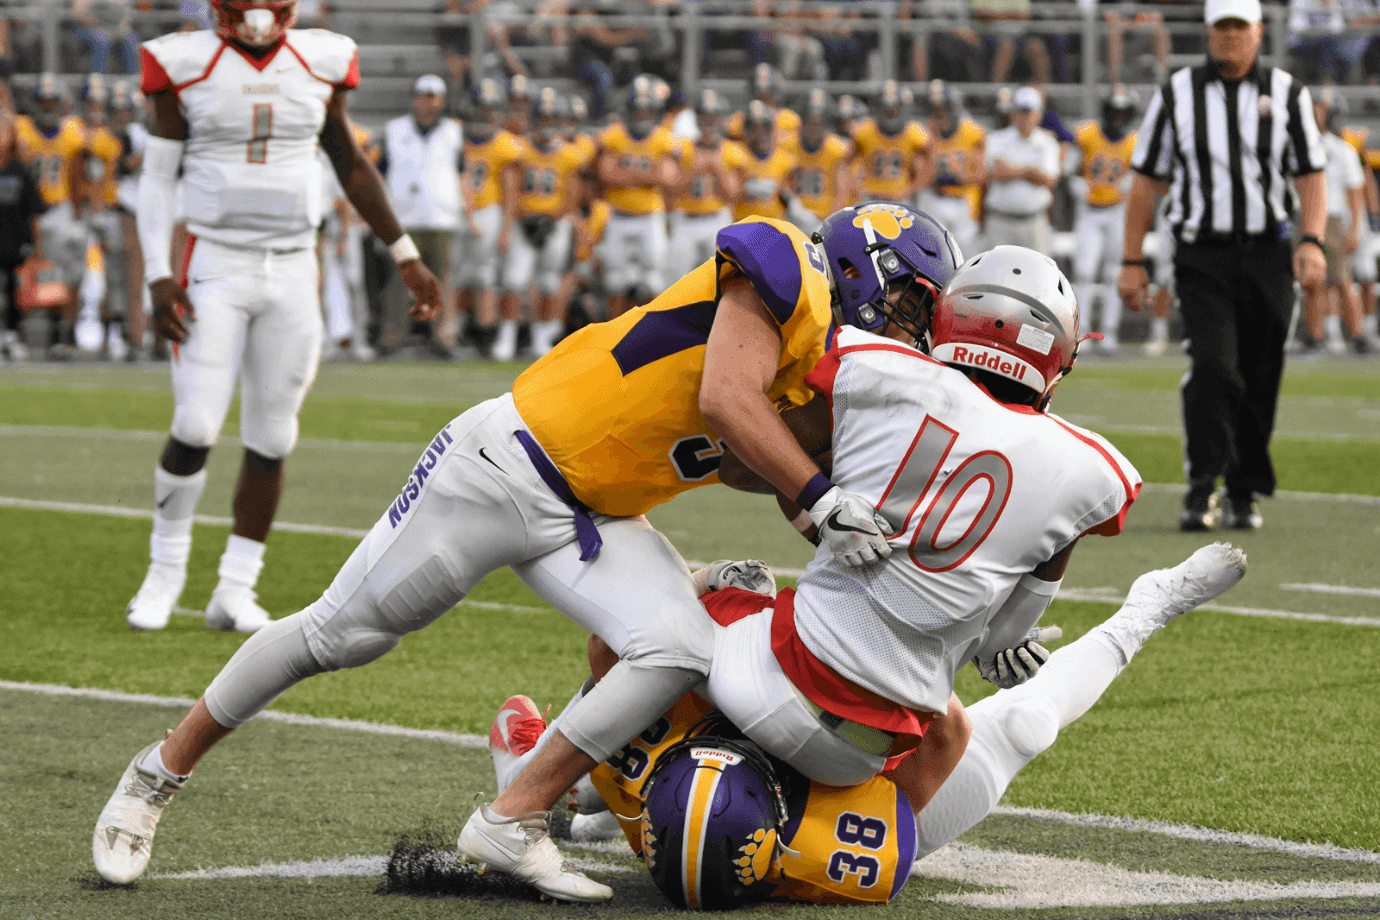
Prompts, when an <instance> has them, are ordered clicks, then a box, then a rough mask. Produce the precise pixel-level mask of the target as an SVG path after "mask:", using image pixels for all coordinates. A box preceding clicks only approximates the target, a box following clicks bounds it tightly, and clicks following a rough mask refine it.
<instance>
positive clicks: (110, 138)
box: [86, 127, 125, 207]
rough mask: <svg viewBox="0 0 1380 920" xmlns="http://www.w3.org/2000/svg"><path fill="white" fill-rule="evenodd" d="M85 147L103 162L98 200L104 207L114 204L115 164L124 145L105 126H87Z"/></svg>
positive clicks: (115, 188) (116, 186) (116, 187)
mask: <svg viewBox="0 0 1380 920" xmlns="http://www.w3.org/2000/svg"><path fill="white" fill-rule="evenodd" d="M86 149H87V150H90V151H91V153H93V154H94V155H95V156H96V157H97V158H99V159H100V161H101V162H102V163H104V164H105V178H104V179H103V180H101V191H100V201H101V203H102V204H104V205H105V206H106V207H110V206H111V205H113V204H115V193H116V190H117V189H118V187H119V186H118V183H117V182H116V181H115V166H116V164H117V163H118V162H119V159H120V155H121V154H123V153H124V151H125V146H124V144H122V143H120V139H119V138H118V137H116V136H115V135H114V134H111V133H110V130H109V129H108V128H105V127H100V128H89V129H87V132H86Z"/></svg>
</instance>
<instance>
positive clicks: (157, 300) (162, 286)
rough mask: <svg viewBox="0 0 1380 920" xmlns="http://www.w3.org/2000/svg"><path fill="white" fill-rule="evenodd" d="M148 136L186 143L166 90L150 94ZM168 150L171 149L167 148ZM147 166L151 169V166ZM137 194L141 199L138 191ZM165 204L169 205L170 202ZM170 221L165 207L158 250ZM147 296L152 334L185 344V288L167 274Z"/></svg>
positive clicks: (188, 308) (191, 318)
mask: <svg viewBox="0 0 1380 920" xmlns="http://www.w3.org/2000/svg"><path fill="white" fill-rule="evenodd" d="M150 133H151V134H152V135H153V137H155V138H161V139H163V140H166V141H173V142H175V143H177V144H182V143H183V142H185V141H186V140H187V135H188V128H187V119H186V117H185V116H184V115H183V114H182V109H181V108H180V107H179V106H178V104H177V94H176V93H174V92H173V91H172V90H170V89H169V90H163V91H162V92H160V93H154V94H153V130H152V132H150ZM155 146H156V145H155ZM169 149H170V150H171V148H169ZM155 157H156V153H155ZM146 158H147V157H146ZM149 165H150V166H152V165H153V164H149ZM156 171H157V170H155V172H156ZM145 174H146V176H148V179H146V180H144V181H149V180H151V179H154V178H155V177H154V176H153V175H150V174H149V173H148V170H146V171H145ZM173 175H174V177H175V175H176V173H175V167H174V173H173ZM140 194H141V197H142V196H143V192H142V190H141V193H140ZM168 204H169V205H171V201H169V202H168ZM140 210H141V211H143V210H144V208H142V207H141V208H140ZM171 221H172V213H171V208H169V209H168V213H167V216H166V217H165V218H164V223H165V224H166V225H167V228H168V229H167V239H166V240H160V241H159V242H162V244H163V245H162V249H163V250H165V251H166V250H168V249H170V248H171V246H172V233H171V230H172V226H171ZM150 223H152V222H151V221H149V220H148V219H146V218H145V219H142V220H141V225H148V224H150ZM149 297H150V298H151V299H152V301H153V329H154V331H155V332H157V333H158V334H159V335H161V336H162V337H163V338H165V339H167V340H168V341H170V342H177V343H181V342H184V341H186V339H187V335H188V333H189V332H190V331H191V330H190V327H189V326H188V325H187V324H188V323H193V322H196V310H195V309H194V308H193V307H192V301H191V298H189V297H188V296H187V291H186V289H185V288H183V287H182V285H180V284H178V282H177V279H175V278H173V277H172V276H171V275H170V274H169V275H165V276H164V277H162V278H156V279H154V280H152V281H150V282H149Z"/></svg>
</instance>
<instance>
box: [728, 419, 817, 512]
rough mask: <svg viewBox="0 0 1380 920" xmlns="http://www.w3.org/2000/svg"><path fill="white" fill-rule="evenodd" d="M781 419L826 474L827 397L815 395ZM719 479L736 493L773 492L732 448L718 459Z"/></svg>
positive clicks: (770, 486)
mask: <svg viewBox="0 0 1380 920" xmlns="http://www.w3.org/2000/svg"><path fill="white" fill-rule="evenodd" d="M781 420H782V421H783V422H785V423H786V428H787V429H789V430H790V432H791V436H792V437H793V438H795V441H796V443H797V444H799V445H800V448H801V449H802V450H803V451H805V453H807V454H809V456H810V457H811V459H813V460H814V462H815V463H816V464H817V465H818V466H819V468H820V470H822V471H823V472H824V474H825V475H828V474H829V471H830V468H831V467H832V466H833V459H834V457H833V444H832V443H831V442H832V440H833V428H834V419H833V413H832V412H830V409H829V400H827V399H825V398H823V397H821V396H816V397H815V398H814V399H812V400H810V401H809V402H807V403H806V404H805V405H803V406H797V407H795V408H792V409H787V410H786V411H785V412H782V413H781ZM719 481H720V482H722V483H723V484H724V485H726V486H728V487H729V488H730V489H736V490H737V491H739V492H753V493H755V494H758V495H772V494H774V493H776V487H775V486H773V485H772V484H771V483H769V482H767V481H766V480H765V479H763V478H762V477H761V476H760V475H758V474H757V473H756V472H755V471H754V470H752V469H751V468H749V467H748V465H747V464H746V463H744V462H743V461H742V460H740V459H739V458H738V455H737V454H736V453H734V452H733V450H732V449H731V448H730V449H726V450H725V451H724V454H723V458H722V459H721V460H720V462H719Z"/></svg>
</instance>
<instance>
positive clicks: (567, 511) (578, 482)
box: [92, 212, 956, 901]
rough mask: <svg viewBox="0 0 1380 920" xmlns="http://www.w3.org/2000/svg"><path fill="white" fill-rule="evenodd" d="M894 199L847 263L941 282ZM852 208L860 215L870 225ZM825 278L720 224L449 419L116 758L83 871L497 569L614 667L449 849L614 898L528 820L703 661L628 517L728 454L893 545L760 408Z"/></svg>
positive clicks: (770, 239) (705, 625)
mask: <svg viewBox="0 0 1380 920" xmlns="http://www.w3.org/2000/svg"><path fill="white" fill-rule="evenodd" d="M847 213H848V217H846V218H844V219H851V218H853V216H854V215H853V213H852V212H847ZM910 213H911V214H912V215H914V216H913V218H908V219H907V222H908V223H909V224H911V226H910V227H908V228H906V229H905V230H904V231H902V228H901V227H900V226H899V224H898V223H897V221H895V220H893V221H892V222H891V226H890V227H889V226H888V225H887V224H886V223H883V224H882V228H883V230H884V231H887V230H891V232H884V233H883V237H884V239H879V240H878V242H879V243H881V245H880V246H878V247H877V249H876V250H875V251H874V256H871V257H864V261H862V262H860V263H859V264H863V265H866V264H868V263H867V261H866V259H867V258H873V257H875V258H877V259H883V258H884V256H885V255H886V254H887V253H892V254H894V249H895V248H896V247H904V248H905V250H906V251H907V252H908V253H910V262H911V266H916V265H918V266H920V268H919V270H920V271H921V272H922V273H923V275H924V278H923V279H922V283H923V284H927V285H932V286H934V287H938V286H940V285H942V283H943V281H944V280H946V279H947V277H948V275H949V273H950V272H952V271H953V268H954V266H955V264H956V258H955V256H956V253H954V252H953V250H952V248H951V246H952V244H951V241H950V240H949V239H948V236H947V234H946V233H945V232H944V230H943V229H942V228H940V227H938V225H936V224H934V223H933V222H932V221H929V220H928V218H924V217H923V216H922V215H918V214H914V212H910ZM867 217H868V215H866V214H861V213H859V214H858V215H857V219H859V221H860V222H861V223H862V224H864V225H866V226H872V222H871V221H869V220H867V219H866V218H867ZM893 228H894V229H893ZM927 252H928V253H934V255H927V254H926V253H927ZM855 257H856V256H855ZM874 270H875V271H878V272H885V273H886V275H887V277H890V278H894V279H906V278H910V277H912V276H913V274H914V272H915V271H916V268H915V267H907V266H902V265H900V264H899V263H897V264H892V263H891V260H887V264H886V265H882V266H874ZM874 283H875V282H874ZM845 289H850V288H848V286H847V285H846V284H843V283H840V285H839V287H838V288H835V287H834V286H833V285H832V284H831V280H830V276H829V272H828V270H827V269H826V268H825V262H824V256H822V255H821V253H820V251H819V249H818V248H817V247H816V246H815V244H813V243H811V242H810V241H809V240H807V239H806V238H805V236H804V234H802V233H801V232H800V231H799V230H798V229H796V228H795V227H793V226H791V225H790V224H786V223H784V222H780V221H771V220H761V219H757V220H750V221H744V222H742V223H739V224H734V225H733V226H730V227H727V228H725V229H724V230H723V231H722V232H721V233H720V235H719V240H718V254H717V256H716V258H715V260H714V261H711V262H706V263H705V264H703V265H701V266H700V267H698V268H696V269H695V270H694V271H692V272H691V273H690V274H689V275H687V276H686V277H684V278H682V279H681V280H680V281H679V282H677V283H676V284H675V285H674V286H672V288H671V289H670V290H669V291H667V292H666V294H664V295H663V296H662V297H660V298H658V299H657V300H655V301H654V302H653V303H651V304H649V305H647V306H646V307H642V308H639V309H636V310H633V311H630V312H629V313H627V314H625V315H624V316H622V317H619V318H618V319H617V320H614V321H610V322H607V323H598V324H594V325H590V326H586V327H585V328H584V329H582V330H580V331H579V332H577V333H575V334H573V335H571V336H568V337H567V338H566V339H564V340H563V341H562V342H561V343H560V344H559V345H557V346H556V348H555V349H553V350H552V351H551V352H550V353H549V354H548V355H546V357H544V358H542V359H540V360H539V361H537V362H536V363H535V364H533V365H532V366H531V367H530V368H528V369H527V371H526V372H525V373H524V374H523V375H522V376H520V377H519V378H518V379H517V381H516V383H515V384H514V386H513V392H512V393H511V394H507V395H504V396H501V397H499V398H497V399H492V400H489V401H487V402H485V403H481V404H480V405H478V406H475V407H474V408H472V409H470V410H468V411H467V412H465V413H464V414H462V415H460V416H459V417H457V418H456V419H455V420H453V421H452V422H450V423H449V424H448V425H446V426H445V427H444V428H443V429H442V430H441V432H440V433H439V434H438V435H437V436H436V439H435V440H434V441H433V442H432V443H431V444H429V445H428V446H427V447H426V449H425V451H424V452H423V454H422V456H421V458H420V459H419V460H418V462H417V465H416V467H415V469H413V470H412V471H411V475H410V476H409V477H408V480H407V482H406V483H405V485H404V487H403V490H402V493H401V494H400V495H399V496H398V498H397V500H396V501H394V502H393V504H392V506H391V507H390V508H389V509H388V510H387V511H386V512H385V513H384V514H383V516H382V517H380V519H379V521H378V522H377V523H376V524H375V525H374V527H373V529H372V530H371V531H370V533H369V534H368V535H367V536H366V537H365V538H364V540H363V541H362V542H361V543H360V545H359V546H358V547H357V548H356V549H355V551H354V553H353V554H352V555H351V556H350V558H349V560H348V561H346V563H345V565H344V567H343V568H342V569H341V571H340V573H339V574H338V575H337V576H336V579H335V581H334V582H333V583H332V584H331V586H330V587H329V588H327V589H326V592H325V594H324V595H323V596H322V597H321V598H320V599H319V600H317V601H316V602H314V603H313V604H311V605H310V606H309V607H307V608H306V609H305V610H303V611H301V612H299V613H296V614H294V615H292V616H290V617H287V618H285V619H282V620H277V621H275V622H272V623H270V624H269V625H268V626H267V627H266V628H265V629H262V630H260V631H259V632H258V633H257V634H255V635H254V636H252V637H251V638H250V639H249V640H248V641H247V642H245V643H244V645H243V646H241V647H240V649H239V651H238V652H237V653H236V654H235V656H234V657H233V658H232V659H231V660H230V662H229V663H228V664H227V665H226V666H225V668H224V669H222V671H221V673H220V674H219V675H218V676H217V677H216V679H215V680H214V681H213V682H212V684H211V686H210V687H209V688H208V689H207V691H206V694H205V696H204V697H203V698H202V699H201V700H200V701H198V702H197V703H196V705H195V706H193V707H192V710H191V712H190V713H188V715H187V716H186V717H184V718H183V720H182V722H181V723H180V724H179V725H178V727H177V728H176V729H174V730H173V732H172V733H170V734H169V735H168V737H167V738H166V739H165V740H163V741H162V742H161V743H157V742H155V743H154V744H150V745H149V746H148V747H147V748H145V749H144V750H142V751H140V752H139V753H138V754H137V755H135V757H134V759H133V760H132V761H131V762H130V764H129V766H128V768H127V769H126V770H125V774H124V776H123V777H122V778H121V780H120V782H119V784H118V785H117V787H116V789H115V792H114V793H113V794H112V796H111V798H110V800H109V802H108V803H107V804H106V807H105V809H104V810H103V811H102V813H101V816H100V818H99V819H98V822H97V825H96V829H95V832H94V834H93V839H92V855H93V860H94V862H95V864H96V868H97V871H98V872H100V874H101V876H102V877H103V878H105V879H107V880H109V881H113V882H121V883H125V882H130V881H132V880H134V879H135V878H138V877H139V876H140V875H141V874H142V873H143V871H144V869H145V867H146V866H147V864H148V857H149V850H150V846H151V842H152V839H153V833H154V829H155V827H156V825H157V822H158V819H159V817H160V815H161V813H162V809H163V806H164V805H166V803H167V802H168V800H169V799H170V798H171V796H172V795H173V794H174V793H175V792H176V791H177V790H178V789H180V788H181V787H182V784H183V783H185V782H186V780H187V778H188V776H189V775H190V773H191V771H192V768H193V767H194V766H195V765H196V764H197V762H198V761H199V760H200V759H201V757H202V756H203V755H205V754H206V752H207V751H209V750H210V749H211V747H212V746H214V745H215V743H216V742H218V741H219V740H220V739H222V738H224V737H225V736H226V735H228V734H230V733H231V732H232V731H233V730H234V729H235V728H236V727H238V726H239V725H242V724H243V723H244V722H245V721H247V720H248V719H250V718H252V717H253V716H254V715H256V714H258V713H259V712H260V711H262V710H263V709H264V708H266V707H267V706H268V705H269V704H270V703H272V701H273V700H274V699H276V698H277V697H278V695H279V694H281V693H282V692H283V691H285V690H287V689H288V688H289V687H291V686H293V685H294V684H296V683H298V682H299V681H301V680H303V679H305V678H307V677H310V676H312V675H314V674H319V673H323V672H325V671H333V670H338V669H340V668H346V667H358V666H361V665H364V664H367V663H369V662H370V661H373V660H375V659H377V658H379V657H380V656H382V655H384V654H386V653H387V652H388V651H389V650H391V649H392V648H393V647H394V646H396V645H397V643H398V642H399V641H400V640H401V638H402V637H403V636H404V635H405V634H407V633H409V632H413V631H415V630H418V629H421V628H422V627H424V626H427V625H428V624H430V623H431V622H433V621H435V620H436V619H437V618H438V617H440V616H441V615H442V614H444V613H445V612H446V611H447V610H449V609H451V608H452V607H454V606H455V605H456V604H457V603H459V601H460V600H461V599H463V598H464V596H465V595H466V594H467V593H468V592H469V590H470V589H471V588H472V587H473V586H474V585H475V584H476V583H477V582H478V581H479V579H480V578H482V577H483V576H484V575H486V574H488V573H489V572H491V571H493V570H495V569H497V568H500V567H502V566H505V565H506V566H510V567H511V568H512V569H513V571H514V572H515V573H516V574H517V575H518V577H519V578H521V579H522V580H523V581H524V583H526V584H527V585H528V586H529V587H530V588H531V589H532V590H533V591H535V592H536V593H537V594H538V596H540V597H542V598H544V599H546V600H548V601H550V602H551V603H552V604H553V605H554V606H556V607H557V609H559V610H561V611H562V612H563V613H565V614H566V616H568V617H570V618H571V619H572V620H573V621H574V622H576V623H578V624H579V625H580V626H582V627H583V628H585V629H586V630H588V631H589V632H591V633H594V634H596V635H599V636H601V637H602V638H603V640H604V641H605V642H606V643H607V644H608V646H609V647H610V648H611V649H612V650H613V652H614V653H615V654H617V655H618V656H619V657H620V659H621V660H620V661H619V663H618V664H617V665H616V666H615V667H614V668H613V669H612V670H611V671H610V672H609V674H608V676H607V677H606V678H605V679H604V680H603V681H602V682H601V683H600V686H599V687H598V688H597V689H596V690H595V691H593V692H591V693H590V694H589V695H588V696H587V697H585V699H584V700H582V701H581V702H580V703H578V704H576V705H575V706H572V707H570V709H569V710H568V711H567V712H566V713H565V714H563V718H564V720H565V721H564V723H563V727H562V729H561V730H560V731H557V732H550V733H548V734H549V739H550V740H549V741H548V743H547V744H546V745H545V746H544V748H543V750H542V752H541V753H540V754H539V755H538V756H536V757H535V758H534V759H533V761H532V764H531V768H530V770H528V771H526V772H524V773H523V774H520V775H519V776H518V778H517V780H516V781H515V782H514V783H513V785H512V786H510V787H509V788H508V789H507V790H506V791H505V793H504V795H502V796H500V797H499V798H498V799H496V800H495V801H494V802H493V804H492V806H488V805H483V806H480V808H478V809H476V811H475V813H474V814H473V815H472V816H471V818H470V821H469V823H468V824H466V826H465V830H464V832H462V834H461V838H460V850H461V852H462V853H464V854H465V855H467V856H469V857H470V858H472V859H475V860H476V861H480V862H484V863H486V864H488V865H489V866H490V867H491V868H494V869H498V870H502V871H506V872H511V873H512V874H513V875H514V876H515V877H517V878H518V879H520V880H522V881H525V882H527V883H529V884H532V885H534V886H535V887H536V888H537V889H538V890H539V891H541V892H542V893H544V894H547V895H550V896H553V897H559V898H563V899H566V900H579V901H598V900H607V899H608V898H609V897H611V896H612V891H611V890H610V889H609V888H607V887H606V886H604V885H600V884H597V883H595V882H593V881H591V880H589V879H588V878H586V877H585V876H583V875H582V874H580V873H579V872H578V871H575V870H574V869H571V868H568V867H567V866H566V865H563V862H562V859H561V856H560V853H559V852H558V851H557V850H556V848H555V845H554V844H552V843H551V841H550V839H549V837H548V836H547V835H546V830H547V826H546V815H545V814H543V812H544V810H545V809H549V808H550V807H551V805H552V804H553V803H554V802H555V801H556V799H557V798H559V797H560V795H561V794H563V793H564V792H565V790H566V789H568V788H569V787H570V786H571V785H572V784H573V783H574V782H575V781H576V780H577V779H578V778H579V777H580V776H582V775H584V774H585V773H587V772H588V771H589V770H590V769H592V768H593V767H594V765H595V764H597V763H598V762H599V761H602V760H605V759H607V758H608V757H609V756H610V755H611V754H612V753H613V752H614V751H616V750H618V749H619V748H620V747H622V746H623V745H624V744H626V743H627V742H628V740H630V739H631V737H632V736H633V735H634V734H635V728H630V727H635V726H639V725H647V724H648V723H650V722H651V721H653V720H654V719H655V718H657V717H658V716H659V715H660V714H662V713H663V712H665V711H666V710H667V709H668V708H669V707H670V706H671V705H672V704H673V703H674V702H675V701H676V700H677V699H679V698H680V697H681V696H682V695H683V694H684V693H685V691H686V690H688V689H689V688H690V687H691V686H693V685H694V684H696V683H698V682H699V681H700V680H702V679H703V677H704V675H705V674H706V673H707V672H708V668H709V661H710V658H711V657H712V655H713V642H712V631H713V630H712V623H710V621H709V620H707V619H706V618H705V617H704V615H703V614H704V611H703V607H702V606H701V605H700V603H699V600H698V592H697V591H696V590H695V585H694V581H693V579H692V578H691V575H690V572H689V570H688V569H687V568H686V567H685V563H684V562H683V561H682V560H681V558H680V556H678V555H677V554H676V552H675V550H674V549H673V548H672V547H671V545H670V543H669V542H668V541H667V540H666V539H665V538H664V537H663V536H661V534H659V533H657V532H656V531H655V530H653V529H652V527H651V525H650V524H648V523H647V520H646V518H645V517H644V513H645V512H646V511H647V510H649V509H651V508H653V507H656V506H657V505H660V504H663V503H665V502H666V501H669V500H670V499H671V498H673V497H675V496H676V495H678V494H680V493H682V492H685V491H688V490H690V489H692V488H696V487H698V486H704V485H710V484H712V483H714V482H717V481H718V473H717V471H718V466H719V463H720V461H721V458H722V456H723V452H724V450H725V448H726V447H729V446H731V447H732V449H733V451H734V455H735V456H736V457H738V458H740V459H741V460H742V461H743V462H744V463H745V464H746V465H747V466H748V468H750V469H752V470H754V471H756V473H757V474H758V475H760V476H762V478H763V479H765V480H766V481H767V482H770V483H772V484H773V486H774V487H775V488H777V489H779V490H780V491H781V492H782V493H784V494H787V495H791V496H794V497H795V498H796V500H797V501H798V503H799V504H800V505H801V506H803V507H806V508H808V509H809V510H810V513H811V514H812V515H815V516H816V517H817V518H818V522H819V526H820V530H821V536H822V539H823V542H824V543H825V544H826V545H828V546H829V547H831V551H832V552H836V553H837V554H838V555H839V556H840V557H843V558H846V559H848V560H850V561H851V562H854V563H859V564H872V563H875V562H876V561H877V560H878V559H879V558H881V557H883V556H885V555H886V554H887V553H889V552H890V546H889V544H888V543H887V541H886V538H885V536H884V535H883V533H882V531H881V528H880V526H879V525H878V524H877V522H876V520H875V519H874V514H873V510H872V507H871V506H870V505H867V506H864V504H863V500H862V499H856V498H854V497H853V496H852V495H851V494H850V493H847V492H845V491H843V490H842V489H839V488H838V487H836V486H834V485H833V483H831V482H830V481H829V479H828V478H827V477H826V476H825V475H824V474H823V473H822V472H821V471H820V469H819V467H818V466H817V465H816V463H815V462H814V461H813V460H812V459H811V457H810V456H809V455H808V454H806V453H805V451H804V450H802V449H801V447H800V446H799V444H797V443H796V441H795V438H794V437H793V436H792V434H791V433H790V430H789V429H788V428H787V427H786V424H785V422H783V421H782V420H781V416H780V415H779V414H778V406H780V407H783V408H784V407H788V406H794V405H800V404H802V403H803V402H805V401H806V399H807V398H808V396H809V390H808V388H807V387H806V385H805V382H804V377H805V375H806V373H807V372H808V371H809V370H810V368H812V367H814V365H815V364H816V363H817V362H818V360H819V358H820V356H821V355H822V354H823V352H824V345H825V337H826V334H827V330H828V328H829V326H830V323H831V321H832V320H833V318H834V309H833V307H834V301H835V294H836V291H839V290H845Z"/></svg>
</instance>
